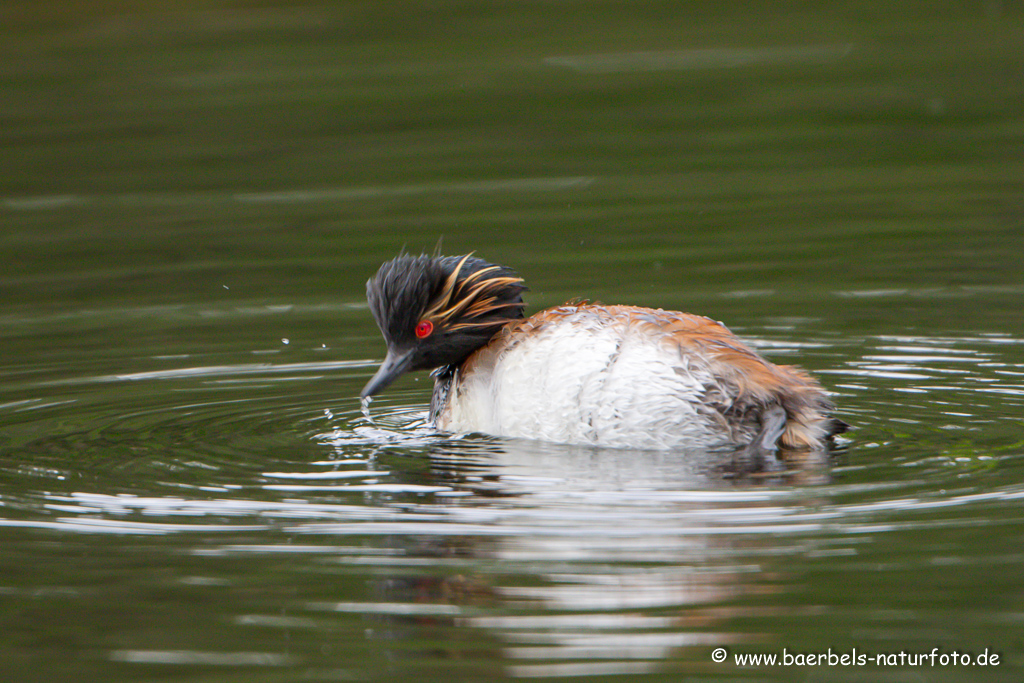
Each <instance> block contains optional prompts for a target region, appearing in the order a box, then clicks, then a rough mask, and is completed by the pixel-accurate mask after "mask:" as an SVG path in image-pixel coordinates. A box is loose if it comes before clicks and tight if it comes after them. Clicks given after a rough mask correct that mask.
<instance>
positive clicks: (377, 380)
mask: <svg viewBox="0 0 1024 683" xmlns="http://www.w3.org/2000/svg"><path fill="white" fill-rule="evenodd" d="M414 352H415V349H408V350H395V349H388V355H387V356H385V357H384V362H383V363H381V364H380V367H379V368H378V369H377V374H375V375H374V376H373V377H372V378H370V381H369V382H367V383H366V386H365V387H363V391H362V392H361V393H360V394H359V396H360V397H361V398H366V397H367V396H373V395H374V394H377V393H380V392H381V391H384V390H385V389H386V388H387V387H388V385H389V384H391V383H392V382H394V381H395V380H396V379H398V376H399V375H401V374H402V373H403V372H405V371H406V370H408V369H409V365H411V364H412V356H413V353H414Z"/></svg>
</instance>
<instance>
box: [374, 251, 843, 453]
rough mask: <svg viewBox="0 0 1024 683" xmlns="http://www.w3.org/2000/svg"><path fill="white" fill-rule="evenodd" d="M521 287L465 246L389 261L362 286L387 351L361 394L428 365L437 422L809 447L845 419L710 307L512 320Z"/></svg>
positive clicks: (604, 441) (675, 441)
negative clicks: (707, 310)
mask: <svg viewBox="0 0 1024 683" xmlns="http://www.w3.org/2000/svg"><path fill="white" fill-rule="evenodd" d="M525 290H526V287H525V286H524V285H523V280H522V279H521V278H520V277H519V276H518V275H516V274H515V273H514V272H513V271H512V270H510V269H508V268H505V267H504V266H497V265H493V264H490V263H487V262H486V261H484V260H482V259H479V258H474V257H473V256H442V257H428V256H405V255H403V256H399V257H398V258H395V259H393V260H391V261H388V262H387V263H385V264H384V265H382V266H381V267H380V270H379V271H377V274H376V275H375V276H374V277H373V278H372V279H370V280H369V281H368V282H367V283H366V296H367V299H368V300H369V303H370V310H371V311H372V312H373V317H374V319H375V320H376V321H377V325H378V326H379V327H380V329H381V332H383V334H384V339H385V341H386V342H387V345H388V351H387V357H386V358H385V359H384V362H383V363H382V364H381V366H380V369H379V370H378V371H377V373H376V374H375V375H374V376H373V378H372V379H371V380H370V381H369V382H368V383H367V385H366V387H365V388H364V389H363V391H362V396H363V398H366V397H368V396H370V395H372V394H375V393H378V392H380V391H382V390H383V389H384V388H385V387H387V386H388V385H389V384H391V382H393V381H394V380H395V378H397V377H398V376H399V375H401V374H402V373H404V372H408V371H412V370H434V373H433V375H434V393H433V397H432V399H431V416H432V418H433V421H434V423H435V425H436V426H437V427H438V428H439V429H442V430H445V431H452V432H483V433H487V434H492V435H495V436H511V437H524V438H530V439H541V440H545V441H554V442H560V443H571V444H588V445H594V446H610V447H630V448H660V449H666V448H699V449H717V448H741V447H746V446H751V445H753V446H759V447H762V448H765V449H768V450H771V449H774V448H775V446H776V444H778V445H780V446H782V447H784V448H791V449H819V448H822V447H823V446H825V445H826V443H827V440H828V439H829V438H830V437H831V436H832V435H833V434H835V433H838V432H840V431H842V430H843V429H844V428H845V426H846V425H845V424H844V423H843V422H841V421H839V420H836V419H834V418H832V417H830V416H829V411H831V410H832V408H833V406H832V403H831V401H829V399H828V396H827V395H826V393H825V391H824V390H823V389H822V388H821V386H820V385H819V384H818V383H817V382H816V381H815V380H814V379H812V378H811V377H810V376H809V375H807V374H806V373H805V372H803V371H802V370H799V369H796V368H793V367H788V366H780V365H775V364H773V363H770V362H769V361H767V360H765V359H764V358H762V357H761V356H760V355H758V354H757V353H756V352H754V351H753V350H752V349H751V348H750V347H748V346H746V345H745V344H744V343H743V342H741V341H740V340H739V339H738V338H737V337H736V336H734V335H733V334H732V333H731V332H730V331H729V330H728V329H726V328H725V326H723V325H721V324H720V323H717V322H715V321H713V320H711V319H709V318H705V317H703V316H698V315H690V314H688V313H678V312H675V311H663V310H660V309H657V310H655V309H650V308H641V307H638V306H601V305H595V304H571V305H565V306H558V307H555V308H549V309H547V310H544V311H541V312H540V313H537V314H535V315H533V316H531V317H530V318H527V319H523V307H524V304H523V298H522V293H523V292H524V291H525Z"/></svg>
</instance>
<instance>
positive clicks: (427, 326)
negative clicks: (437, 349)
mask: <svg viewBox="0 0 1024 683" xmlns="http://www.w3.org/2000/svg"><path fill="white" fill-rule="evenodd" d="M433 332H434V323H432V322H430V321H429V320H421V321H420V324H419V325H417V326H416V336H417V337H419V338H420V339H426V338H427V337H429V336H430V335H431V334H432V333H433Z"/></svg>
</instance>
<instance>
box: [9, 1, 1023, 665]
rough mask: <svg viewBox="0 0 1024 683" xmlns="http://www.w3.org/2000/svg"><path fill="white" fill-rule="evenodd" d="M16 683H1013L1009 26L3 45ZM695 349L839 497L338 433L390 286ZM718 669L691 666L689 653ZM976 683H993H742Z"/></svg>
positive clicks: (397, 430) (898, 23) (72, 12)
mask: <svg viewBox="0 0 1024 683" xmlns="http://www.w3.org/2000/svg"><path fill="white" fill-rule="evenodd" d="M0 43H2V46H3V47H2V48H0V50H2V59H0V141H2V142H0V168H2V169H3V172H2V180H0V183H2V184H0V254H2V255H3V264H4V266H3V269H2V271H0V548H2V552H0V633H2V634H3V636H2V638H0V674H3V676H2V677H3V678H4V680H12V681H14V680H17V681H36V680H38V681H50V680H58V679H63V678H70V677H73V678H75V679H76V680H109V681H114V680H118V681H120V680H124V681H150V680H152V681H156V680H161V681H174V680H189V681H231V680H245V681H254V680H256V681H298V680H325V681H326V680H436V679H444V680H447V681H453V680H460V681H462V680H466V681H470V680H489V679H494V678H500V677H528V678H529V677H532V678H538V677H539V678H547V679H558V678H568V677H574V676H588V677H590V678H592V679H602V678H607V679H613V678H616V679H620V680H621V679H630V680H631V679H633V678H637V677H639V678H641V679H643V680H671V681H679V680H686V679H693V680H801V681H807V680H813V681H818V680H829V681H832V680H877V681H962V680H986V681H987V680H992V681H1016V680H1019V678H1020V675H1021V668H1022V663H1024V637H1022V636H1021V633H1022V631H1021V624H1022V622H1024V579H1022V578H1021V577H1022V573H1021V571H1020V567H1021V564H1022V562H1024V512H1022V504H1024V322H1022V320H1021V309H1022V306H1021V304H1022V297H1024V267H1022V265H1021V254H1022V253H1024V231H1022V229H1021V222H1022V218H1024V193H1022V191H1024V49H1022V46H1024V10H1022V8H1021V6H1020V4H1019V3H1012V2H977V3H881V4H880V3H873V2H847V3H771V4H767V5H765V4H757V3H749V2H740V3H720V2H718V3H710V2H708V3H704V2H701V3H678V2H660V3H659V2H628V3H619V2H571V1H564V2H556V1H551V2H475V3H470V2H465V3H459V2H422V3H414V2H361V3H357V2H337V3H324V4H313V3H305V2H294V3H281V4H273V3H261V2H249V3H241V2H239V3H230V2H223V3H217V2H212V1H203V0H196V1H194V2H139V3H71V2H40V3H37V2H7V3H5V4H4V5H3V7H2V8H0ZM442 238H443V251H444V252H446V253H464V252H466V251H471V250H475V251H476V252H477V254H478V255H480V256H483V257H485V258H487V259H490V260H493V261H496V262H499V263H504V264H507V265H509V266H512V267H514V268H516V269H517V270H518V271H519V272H520V273H521V274H522V275H523V276H524V277H525V278H526V280H527V282H528V284H529V285H530V287H531V292H530V297H529V301H530V304H531V310H537V309H539V308H542V307H544V306H549V305H554V304H558V303H561V302H563V301H565V300H567V299H570V298H573V297H587V298H591V299H596V300H600V301H603V302H606V303H633V304H642V305H648V306H661V307H665V308H672V309H681V310H687V311H691V312H696V313H703V314H707V315H710V316H712V317H714V318H716V319H719V320H723V321H725V322H726V323H727V324H728V325H729V326H730V327H731V328H732V329H733V330H734V331H736V332H737V333H739V334H741V335H743V336H744V337H745V338H747V339H749V340H751V341H752V343H754V344H756V345H757V346H759V347H760V348H761V349H762V351H763V352H764V353H765V354H766V355H768V356H769V357H770V358H772V359H773V360H776V361H779V362H787V363H798V364H800V365H802V366H804V367H806V368H808V369H809V370H812V371H814V372H815V373H816V374H817V375H818V376H819V377H820V378H821V379H822V381H823V383H824V384H825V385H826V386H827V387H828V388H829V389H831V390H833V391H834V392H836V400H837V402H838V403H839V404H840V406H841V416H842V417H843V418H844V419H846V420H847V421H848V422H851V423H853V424H854V425H855V426H856V427H857V429H856V431H855V432H853V433H852V434H851V440H850V443H849V444H848V445H847V446H846V447H845V449H844V450H842V451H841V452H840V453H838V454H837V455H836V456H835V459H834V461H833V463H832V466H831V467H830V468H827V469H822V468H820V467H809V468H797V469H796V470H795V471H794V472H793V474H792V476H789V477H786V478H784V479H779V480H771V481H757V480H754V481H750V480H743V481H735V480H725V479H722V478H721V477H715V476H709V475H708V473H707V472H706V471H705V470H703V469H701V468H700V467H697V466H696V465H695V463H694V462H693V461H692V459H690V458H688V457H687V455H686V454H671V453H669V454H665V453H661V454H658V453H644V452H626V451H600V450H588V449H573V448H565V447H558V446H553V445H544V444H538V443H530V442H516V441H501V440H493V439H486V438H482V437H465V438H460V439H450V438H446V437H444V436H443V435H438V434H436V433H434V432H432V431H431V430H430V429H429V428H427V427H426V426H425V425H424V424H423V419H424V412H423V411H424V409H425V405H426V403H427V400H428V393H429V383H428V382H427V381H425V378H423V377H420V378H413V377H410V378H407V379H405V380H402V381H401V382H399V383H398V384H397V385H396V386H395V387H394V388H392V389H391V390H389V392H388V393H387V394H386V395H385V396H384V397H382V398H381V399H379V400H378V401H375V402H374V404H373V406H372V417H373V419H372V420H369V419H367V418H365V417H364V416H363V415H361V414H360V412H359V405H358V400H357V394H358V390H359V388H360V387H361V386H362V384H363V383H364V382H365V381H366V379H367V377H368V376H369V375H370V374H371V372H372V370H373V363H374V361H376V360H379V359H380V358H381V356H382V355H383V344H382V342H381V340H380V339H379V333H378V332H377V330H376V328H375V326H374V324H373V322H372V320H371V318H370V315H369V312H368V311H367V309H366V307H365V303H364V298H363V283H364V282H365V280H366V278H367V277H369V276H370V275H371V274H372V273H373V272H374V271H375V270H376V268H377V266H378V265H379V263H380V262H381V261H383V260H386V259H387V258H390V257H391V256H393V255H395V254H396V253H397V252H398V251H399V250H400V249H401V248H403V247H405V248H407V249H409V250H411V251H413V252H418V251H420V250H421V249H422V250H427V251H430V250H432V249H433V248H434V247H435V245H436V244H437V243H438V241H439V240H441V239H442ZM718 646H722V647H726V648H727V649H728V650H729V655H730V658H729V659H728V661H727V662H726V663H723V664H715V663H713V662H712V659H711V652H712V650H713V649H714V648H715V647H718ZM783 648H787V650H788V651H789V652H790V653H793V652H802V653H808V652H824V651H826V650H827V649H828V648H831V649H832V650H833V651H834V652H849V651H851V649H852V648H857V650H858V652H864V653H867V654H869V655H874V654H877V653H895V652H899V651H906V652H908V653H911V654H916V653H919V652H926V653H927V652H931V651H932V650H933V648H939V650H940V652H942V653H952V652H953V651H954V650H956V651H961V652H962V651H967V652H970V653H972V654H979V653H982V652H983V651H985V649H986V648H987V649H988V650H989V651H990V652H996V653H999V654H1000V656H1001V660H1000V665H999V666H996V667H991V666H989V667H971V669H970V670H969V671H967V670H965V668H964V667H962V666H960V667H953V666H947V667H941V666H937V665H936V666H929V665H926V666H924V667H909V666H904V667H895V668H893V667H881V668H879V667H877V666H874V665H872V664H868V665H866V666H864V667H841V666H834V667H828V666H825V667H790V668H782V667H775V668H768V667H753V668H741V667H737V666H736V665H735V663H734V660H733V659H732V655H733V654H744V653H778V654H781V652H782V650H783Z"/></svg>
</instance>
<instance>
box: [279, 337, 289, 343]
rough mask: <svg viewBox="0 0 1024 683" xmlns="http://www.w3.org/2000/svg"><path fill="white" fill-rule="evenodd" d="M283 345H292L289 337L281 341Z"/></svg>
mask: <svg viewBox="0 0 1024 683" xmlns="http://www.w3.org/2000/svg"><path fill="white" fill-rule="evenodd" d="M281 343H282V344H291V341H289V339H288V337H285V338H284V339H282V340H281Z"/></svg>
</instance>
